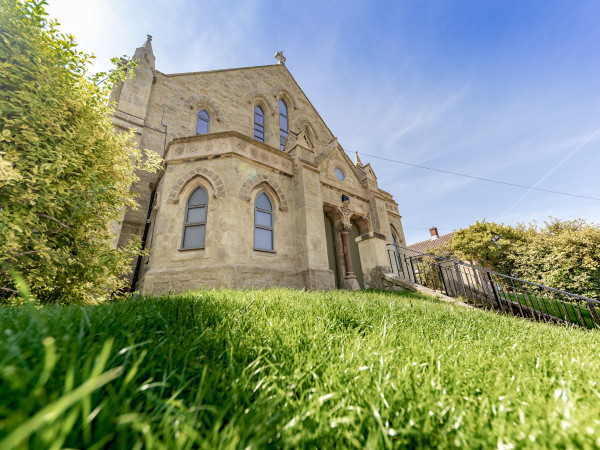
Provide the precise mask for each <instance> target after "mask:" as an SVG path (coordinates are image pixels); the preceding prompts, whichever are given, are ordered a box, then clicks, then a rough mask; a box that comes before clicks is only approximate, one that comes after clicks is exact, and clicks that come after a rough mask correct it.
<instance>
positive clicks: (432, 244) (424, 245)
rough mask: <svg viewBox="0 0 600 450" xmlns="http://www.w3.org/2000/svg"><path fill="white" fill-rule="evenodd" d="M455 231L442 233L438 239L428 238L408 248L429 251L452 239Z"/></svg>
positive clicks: (422, 251)
mask: <svg viewBox="0 0 600 450" xmlns="http://www.w3.org/2000/svg"><path fill="white" fill-rule="evenodd" d="M454 233H455V232H454V231H453V232H452V233H448V234H442V235H441V236H440V237H438V238H437V239H433V240H432V239H427V240H426V241H421V242H417V243H416V244H412V245H409V246H408V248H409V249H411V250H414V251H416V252H421V253H427V250H431V249H434V248H438V247H441V246H442V245H444V244H446V243H447V242H449V241H450V239H452V236H454Z"/></svg>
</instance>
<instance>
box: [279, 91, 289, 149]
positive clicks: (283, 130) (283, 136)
mask: <svg viewBox="0 0 600 450" xmlns="http://www.w3.org/2000/svg"><path fill="white" fill-rule="evenodd" d="M287 137H288V109H287V105H286V104H285V102H284V101H283V99H281V100H279V148H280V149H281V150H283V148H284V147H285V141H286V140H287Z"/></svg>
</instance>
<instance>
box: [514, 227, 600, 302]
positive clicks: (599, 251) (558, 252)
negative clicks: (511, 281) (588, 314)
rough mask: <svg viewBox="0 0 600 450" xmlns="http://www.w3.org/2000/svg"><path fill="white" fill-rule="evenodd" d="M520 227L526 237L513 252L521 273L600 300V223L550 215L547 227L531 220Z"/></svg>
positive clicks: (524, 276)
mask: <svg viewBox="0 0 600 450" xmlns="http://www.w3.org/2000/svg"><path fill="white" fill-rule="evenodd" d="M520 230H521V232H522V233H523V235H524V236H525V238H526V239H525V245H519V246H517V247H516V252H515V254H514V261H515V267H516V269H517V272H518V274H519V276H521V277H522V278H525V279H527V280H530V281H534V282H538V283H540V284H544V285H546V286H551V287H553V288H556V289H562V290H564V291H568V292H573V293H575V294H579V295H584V296H586V297H590V298H595V299H600V226H598V225H597V224H593V223H587V222H586V221H585V220H583V219H576V220H559V219H556V218H552V217H551V218H549V219H548V220H547V221H546V222H544V226H541V227H540V226H538V225H537V223H535V222H532V223H530V224H528V225H521V226H520Z"/></svg>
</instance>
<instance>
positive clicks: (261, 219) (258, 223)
mask: <svg viewBox="0 0 600 450" xmlns="http://www.w3.org/2000/svg"><path fill="white" fill-rule="evenodd" d="M254 250H263V251H267V252H272V251H274V250H273V203H271V200H270V199H269V196H268V195H267V194H265V193H264V192H261V193H260V194H258V195H257V196H256V200H255V201H254Z"/></svg>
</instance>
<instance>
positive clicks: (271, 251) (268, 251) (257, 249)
mask: <svg viewBox="0 0 600 450" xmlns="http://www.w3.org/2000/svg"><path fill="white" fill-rule="evenodd" d="M253 250H254V251H255V252H261V253H271V254H272V255H276V254H277V252H276V251H275V250H263V249H261V248H255V249H253Z"/></svg>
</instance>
